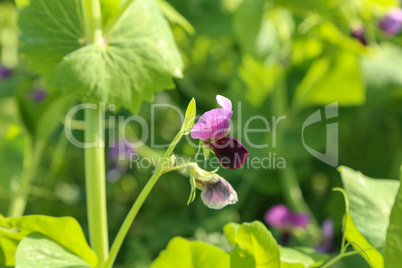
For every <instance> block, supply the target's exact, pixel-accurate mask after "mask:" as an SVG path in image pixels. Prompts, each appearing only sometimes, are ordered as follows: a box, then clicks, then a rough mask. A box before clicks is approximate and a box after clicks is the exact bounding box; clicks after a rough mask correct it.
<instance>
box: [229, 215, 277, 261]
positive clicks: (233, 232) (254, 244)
mask: <svg viewBox="0 0 402 268" xmlns="http://www.w3.org/2000/svg"><path fill="white" fill-rule="evenodd" d="M224 231H225V234H226V236H227V238H228V241H229V242H230V243H232V244H233V245H234V246H235V247H234V248H233V250H232V252H231V253H230V267H231V268H241V267H261V268H263V267H267V268H268V267H270V268H274V267H280V260H279V246H278V244H277V242H276V241H275V239H274V238H273V236H272V234H271V233H270V232H269V231H268V229H267V228H266V227H265V226H264V224H262V223H261V222H259V221H254V222H252V223H243V224H241V225H239V224H236V223H229V224H227V225H225V227H224Z"/></svg>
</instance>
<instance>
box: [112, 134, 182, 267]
mask: <svg viewBox="0 0 402 268" xmlns="http://www.w3.org/2000/svg"><path fill="white" fill-rule="evenodd" d="M182 135H183V134H182V133H181V132H179V133H178V134H177V135H176V137H175V138H174V140H173V142H172V143H171V144H170V146H169V148H168V149H167V150H166V152H165V154H164V155H163V158H162V161H159V163H158V166H157V167H156V170H155V173H154V174H153V175H152V177H151V178H150V179H149V181H148V182H147V184H146V185H145V187H144V188H143V189H142V191H141V193H140V195H139V196H138V198H137V199H136V200H135V202H134V205H133V206H132V207H131V209H130V211H129V212H128V214H127V216H126V218H125V219H124V222H123V224H122V226H121V227H120V230H119V232H118V233H117V236H116V238H115V240H114V241H113V244H112V247H111V249H110V256H109V259H108V260H107V262H106V266H105V267H106V268H111V267H112V266H113V263H114V261H115V259H116V257H117V254H118V252H119V250H120V247H121V245H122V244H123V241H124V238H125V237H126V235H127V233H128V230H129V229H130V226H131V225H132V223H133V221H134V219H135V217H136V216H137V214H138V211H139V210H140V208H141V207H142V205H143V204H144V202H145V199H146V198H147V197H148V195H149V193H150V192H151V190H152V188H153V187H154V185H155V183H156V182H157V181H158V179H159V177H160V176H161V175H162V174H163V173H164V170H163V169H162V166H163V165H164V161H167V160H168V157H169V156H170V154H171V153H172V152H173V150H174V148H175V147H176V144H177V143H178V142H179V140H180V138H181V137H182Z"/></svg>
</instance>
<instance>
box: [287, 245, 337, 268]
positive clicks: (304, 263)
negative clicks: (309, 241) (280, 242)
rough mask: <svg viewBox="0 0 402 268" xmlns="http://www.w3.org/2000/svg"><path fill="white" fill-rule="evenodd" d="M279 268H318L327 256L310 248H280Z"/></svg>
mask: <svg viewBox="0 0 402 268" xmlns="http://www.w3.org/2000/svg"><path fill="white" fill-rule="evenodd" d="M280 255H281V268H297V267H300V268H307V267H320V266H321V265H322V264H323V263H324V262H325V260H326V259H328V257H329V256H328V255H327V254H320V253H316V252H315V251H314V249H312V248H285V247H281V248H280Z"/></svg>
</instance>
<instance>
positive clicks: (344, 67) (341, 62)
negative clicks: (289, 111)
mask: <svg viewBox="0 0 402 268" xmlns="http://www.w3.org/2000/svg"><path fill="white" fill-rule="evenodd" d="M339 81H342V83H343V84H342V85H343V86H342V87H339ZM336 100H337V101H339V105H342V106H349V105H361V104H362V103H364V101H365V86H364V84H363V79H362V75H361V71H360V66H359V62H358V57H357V55H356V54H354V53H350V52H338V53H336V54H335V55H327V56H324V57H322V58H320V59H317V60H316V61H315V62H314V63H313V64H312V65H311V66H310V68H309V69H308V71H307V73H306V75H305V76H304V78H303V80H302V81H301V83H300V84H299V86H298V87H297V89H296V92H295V99H294V105H295V106H297V107H302V106H310V105H326V104H328V103H331V102H333V101H336Z"/></svg>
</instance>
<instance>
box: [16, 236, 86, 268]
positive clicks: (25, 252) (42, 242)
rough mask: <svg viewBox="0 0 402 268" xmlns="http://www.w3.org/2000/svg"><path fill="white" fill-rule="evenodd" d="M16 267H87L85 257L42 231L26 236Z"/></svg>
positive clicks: (18, 250)
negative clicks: (71, 250)
mask: <svg viewBox="0 0 402 268" xmlns="http://www.w3.org/2000/svg"><path fill="white" fill-rule="evenodd" d="M15 267H16V268H42V267H47V268H56V267H57V268H85V267H91V266H89V265H88V263H86V262H85V261H84V260H83V259H81V258H80V257H78V256H77V255H74V254H72V253H71V252H70V251H68V250H67V249H66V248H64V247H62V246H61V245H59V244H57V243H56V242H54V241H52V240H51V239H49V238H48V237H46V236H44V235H43V234H40V233H32V234H30V235H28V236H26V237H25V238H24V239H22V240H21V242H20V243H19V245H18V249H17V252H16V254H15Z"/></svg>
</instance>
